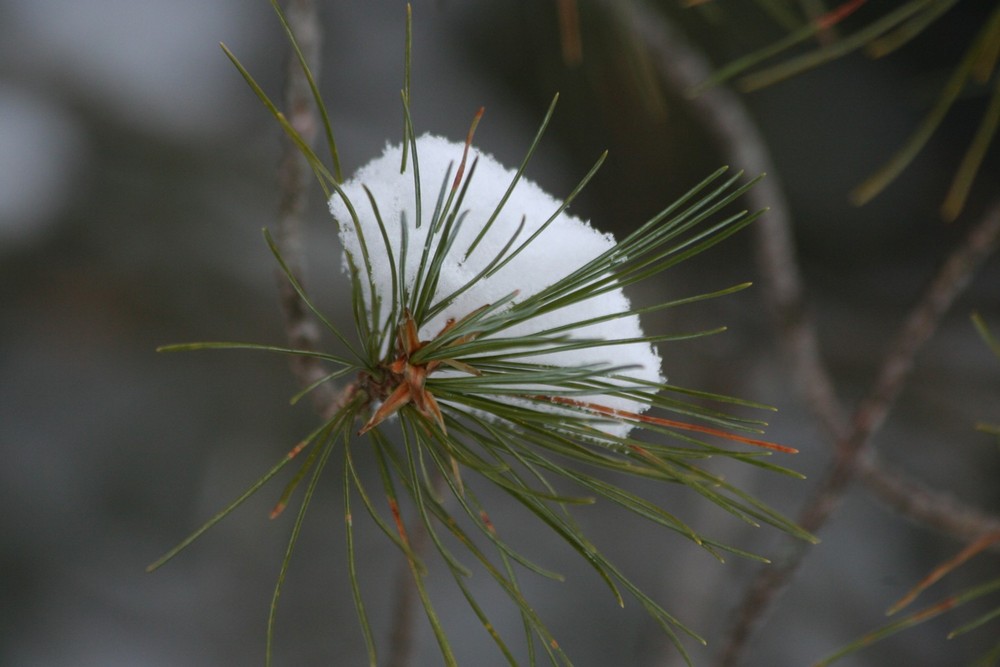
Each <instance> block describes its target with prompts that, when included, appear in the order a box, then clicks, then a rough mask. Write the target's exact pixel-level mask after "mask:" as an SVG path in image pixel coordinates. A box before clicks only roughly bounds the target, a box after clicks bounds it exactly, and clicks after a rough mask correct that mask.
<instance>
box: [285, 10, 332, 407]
mask: <svg viewBox="0 0 1000 667" xmlns="http://www.w3.org/2000/svg"><path fill="white" fill-rule="evenodd" d="M285 17H286V18H287V20H288V24H289V26H290V27H291V29H292V32H293V33H294V35H295V37H296V39H297V41H298V43H299V48H300V49H301V51H302V54H303V56H304V58H305V61H306V63H307V64H308V65H309V68H310V69H311V70H312V71H313V72H314V73H317V72H318V69H319V60H320V58H319V55H320V45H321V42H322V28H321V26H320V23H319V19H318V17H317V14H316V7H315V4H314V3H313V1H312V0H290V1H289V2H288V3H287V6H286V8H285ZM285 76H286V81H285V107H286V112H285V114H286V116H287V117H288V120H289V122H290V123H291V124H292V127H294V128H295V130H296V131H297V132H298V133H299V135H300V136H301V137H302V138H303V140H305V142H306V143H307V144H309V145H312V144H313V143H314V140H315V137H316V131H317V127H318V122H317V113H316V106H315V103H314V101H313V97H312V92H311V90H310V88H309V82H308V79H307V78H306V75H305V73H304V72H303V71H302V68H301V66H300V64H299V62H298V59H297V57H296V55H295V52H294V50H293V49H292V48H291V47H289V50H288V56H287V64H286V75H285ZM311 181H312V171H311V170H310V168H309V164H308V162H307V161H306V159H305V157H304V156H303V155H302V152H301V151H300V150H299V148H298V147H297V146H296V145H295V143H294V142H292V141H291V139H289V138H287V137H284V140H283V144H282V158H281V162H280V164H279V166H278V184H279V188H280V192H281V200H280V203H279V208H278V231H277V235H276V236H277V243H278V246H279V248H280V249H281V254H282V256H283V257H284V259H285V261H286V262H287V264H288V267H289V269H290V271H291V272H292V274H293V275H294V276H295V279H296V280H297V281H298V282H299V284H300V285H304V284H305V280H304V278H305V276H304V274H305V266H306V261H305V256H304V254H303V252H302V215H303V212H304V211H305V209H306V207H307V205H308V202H309V184H310V182H311ZM277 281H278V290H279V292H280V295H281V306H282V310H283V311H284V313H285V332H286V335H287V337H288V342H289V346H290V347H294V348H297V349H302V350H315V349H317V345H318V344H319V326H318V325H317V323H316V321H315V318H314V317H313V316H312V314H311V313H310V312H309V309H308V308H307V307H306V305H305V304H304V303H303V302H302V299H300V298H299V296H298V294H296V292H295V290H294V289H293V287H292V285H291V283H290V282H289V281H288V279H287V278H286V277H285V276H284V275H283V274H282V273H281V272H278V274H277ZM290 363H291V370H292V373H293V374H294V375H295V377H296V379H297V380H298V382H299V385H300V386H302V387H307V386H309V385H311V384H313V383H314V382H316V381H318V380H319V379H320V378H322V377H323V376H325V375H326V374H327V371H326V369H325V368H324V367H323V364H322V362H321V361H320V360H319V359H317V358H315V357H309V356H304V355H295V356H292V357H291V362H290ZM312 402H313V406H314V407H315V409H316V411H317V412H319V413H320V414H324V415H329V414H332V411H334V410H336V406H337V405H338V404H339V403H340V402H341V398H340V397H339V396H338V392H337V390H336V389H335V388H334V387H333V386H331V385H330V384H329V383H324V384H322V385H320V386H318V387H317V388H316V389H314V390H313V391H312Z"/></svg>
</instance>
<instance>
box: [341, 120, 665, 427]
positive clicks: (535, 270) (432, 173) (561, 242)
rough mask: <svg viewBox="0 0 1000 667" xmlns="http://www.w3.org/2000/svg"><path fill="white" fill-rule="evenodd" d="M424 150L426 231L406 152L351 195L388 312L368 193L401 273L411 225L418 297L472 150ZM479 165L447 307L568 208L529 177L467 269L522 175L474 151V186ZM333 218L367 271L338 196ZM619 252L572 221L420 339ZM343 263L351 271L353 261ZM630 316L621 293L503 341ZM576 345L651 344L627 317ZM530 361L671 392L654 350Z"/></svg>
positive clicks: (564, 220) (359, 179)
mask: <svg viewBox="0 0 1000 667" xmlns="http://www.w3.org/2000/svg"><path fill="white" fill-rule="evenodd" d="M416 150H417V156H418V160H419V164H418V168H419V172H420V181H421V197H422V203H421V206H422V213H421V217H422V220H421V225H420V228H419V229H418V228H416V224H415V223H416V205H415V197H414V183H413V173H412V169H413V160H412V156H411V158H410V160H409V161H408V164H407V170H406V172H404V173H400V162H401V146H399V145H395V146H387V147H386V149H385V152H384V153H383V154H382V156H381V157H378V158H376V159H374V160H373V161H371V162H370V163H368V164H367V165H365V166H364V167H362V168H361V169H359V170H358V172H357V173H356V174H355V175H354V177H353V178H352V179H350V180H349V181H347V182H346V183H344V184H343V186H342V189H343V191H344V193H345V194H346V196H347V197H348V198H349V199H350V201H351V203H352V206H353V207H354V210H355V212H356V213H357V215H358V218H359V221H360V224H361V228H362V233H363V234H364V237H365V241H366V243H367V245H368V249H369V255H370V257H371V261H372V273H373V276H374V280H375V284H376V287H377V289H379V290H380V292H381V294H383V295H384V296H383V300H384V301H385V302H388V300H389V297H390V295H391V293H392V280H391V276H392V273H391V271H390V267H389V261H388V256H387V254H386V253H385V247H384V243H383V241H382V236H381V232H380V231H379V227H378V223H377V222H376V219H375V214H374V212H373V210H372V207H371V205H370V203H369V201H368V198H367V195H366V194H365V192H364V190H363V188H362V185H364V186H367V188H368V189H369V190H370V191H371V193H372V196H373V197H374V199H375V201H376V203H377V204H378V209H379V212H380V214H381V216H382V220H383V222H384V223H385V225H386V227H387V229H388V232H389V239H390V242H391V245H392V247H393V254H394V257H395V258H396V262H397V263H398V262H399V258H400V256H401V253H400V250H401V249H400V247H399V245H400V243H401V236H400V225H401V220H402V219H403V218H404V217H405V220H406V226H407V232H408V244H407V245H408V247H407V248H406V267H405V276H406V281H407V285H408V286H410V287H412V285H413V282H414V280H415V279H416V273H417V266H418V263H419V258H420V255H421V253H422V251H423V247H424V242H425V239H426V235H427V232H428V229H429V228H430V220H431V216H432V215H433V212H434V209H435V204H436V202H437V200H438V196H439V193H440V191H441V188H442V183H444V182H445V175H446V173H448V170H449V166H451V171H450V174H449V175H448V177H447V183H446V185H445V190H446V194H445V197H447V192H448V191H450V189H451V185H452V180H453V179H454V176H455V171H456V170H457V169H458V165H459V163H460V162H461V159H462V152H463V150H464V144H462V143H456V142H452V141H449V140H447V139H444V138H441V137H436V136H432V135H427V134H425V135H423V136H421V137H419V138H418V139H417V140H416ZM476 156H478V157H479V163H478V165H477V167H476V171H475V174H474V175H473V177H472V180H471V184H470V185H469V189H468V192H467V194H466V197H465V200H464V201H463V202H462V206H461V209H460V211H461V212H462V213H464V214H465V217H464V219H463V223H462V227H461V229H460V231H459V232H458V235H457V238H456V241H455V243H454V246H453V247H452V248H451V251H450V253H449V254H448V257H447V259H446V260H445V264H444V266H443V269H442V272H441V279H440V284H439V286H438V290H437V293H436V297H438V298H441V297H443V296H445V295H448V294H450V293H452V292H453V291H454V290H456V289H457V288H459V287H461V286H462V285H463V284H465V283H466V282H468V281H469V280H470V279H471V278H472V277H474V276H476V275H477V274H478V273H479V272H480V271H481V270H482V269H483V268H484V267H485V266H486V265H487V264H489V262H490V261H491V260H493V258H494V257H495V256H496V255H497V254H498V253H499V252H500V250H501V249H502V248H503V247H504V245H505V244H506V243H507V242H508V241H509V240H510V237H511V235H512V234H514V233H515V231H516V230H517V228H518V225H519V224H520V223H521V221H522V218H523V219H524V221H525V228H524V230H523V231H522V232H521V234H520V236H519V237H518V240H517V241H516V242H515V246H514V247H516V246H517V245H519V244H520V243H521V242H522V241H524V240H525V239H527V238H528V237H529V236H530V235H531V234H532V233H533V232H534V231H535V230H537V229H538V228H539V227H540V226H541V225H542V224H543V223H544V222H545V221H546V220H548V218H549V217H551V215H552V214H553V213H554V212H555V211H556V210H557V209H558V208H559V206H560V202H559V201H557V200H556V199H554V198H553V197H551V196H550V195H548V194H547V193H545V192H544V191H543V190H542V189H541V188H540V187H539V186H538V185H536V184H535V183H533V182H531V181H530V180H528V179H527V178H523V177H522V179H521V180H520V181H519V182H518V184H517V186H516V188H515V189H514V191H513V193H512V194H511V197H510V199H508V201H507V203H506V204H505V206H504V208H503V210H502V211H501V213H500V215H499V216H498V217H497V219H496V221H495V222H494V223H493V225H492V227H491V228H490V230H489V232H488V233H487V234H486V236H485V237H484V238H483V240H482V241H481V242H480V244H479V246H478V247H477V248H476V249H475V250H474V252H473V253H472V254H471V255H470V256H469V257H468V259H467V260H466V259H465V254H466V251H467V249H468V248H469V246H470V244H471V243H472V242H473V240H474V239H475V238H476V236H477V235H478V234H479V232H480V230H481V229H482V227H483V225H484V224H485V223H486V221H487V220H488V219H489V218H490V216H491V215H492V214H493V212H494V210H495V208H496V206H497V204H498V203H499V202H500V200H501V198H502V197H503V195H504V193H505V192H506V190H507V188H508V187H509V185H510V183H511V181H512V180H513V178H514V175H515V171H514V170H512V169H507V168H505V167H504V166H502V165H501V164H499V163H498V162H497V161H496V160H495V159H493V157H492V156H490V155H488V154H485V153H481V152H480V151H478V150H476V149H475V147H473V148H471V149H470V151H469V157H468V161H467V165H466V176H468V173H469V171H468V170H469V168H470V167H471V165H472V162H473V160H474V159H475V157H476ZM330 211H331V213H332V214H333V216H334V218H335V219H336V220H337V221H338V224H339V228H340V238H341V241H342V243H343V245H344V248H345V249H346V251H347V252H348V253H350V254H351V256H352V257H354V258H355V262H356V265H357V266H358V267H359V269H361V270H362V271H363V270H364V269H363V264H362V260H361V251H360V245H359V243H358V238H357V235H356V232H355V229H354V224H353V222H352V220H351V216H350V215H349V213H348V210H347V207H346V206H345V205H344V203H343V201H342V200H341V197H340V196H339V195H337V194H334V195H333V197H332V198H331V200H330ZM614 244H615V240H614V237H613V236H612V235H611V234H606V233H601V232H599V231H597V230H595V229H594V228H593V227H591V226H590V224H589V223H587V222H585V221H583V220H580V219H579V218H576V217H574V216H572V215H569V214H567V213H565V212H563V213H562V214H560V215H559V216H558V218H556V220H555V221H553V223H552V224H551V225H549V227H548V228H547V229H546V230H545V231H544V232H542V234H541V235H540V236H539V237H538V238H537V239H535V241H534V242H532V243H531V244H530V245H529V246H528V247H527V248H525V249H524V250H523V251H522V252H521V253H520V254H519V255H518V256H517V257H515V258H514V260H513V261H511V262H510V263H509V264H508V265H507V266H505V267H504V268H503V269H501V270H500V271H498V272H497V273H495V274H494V275H492V276H490V277H489V278H486V279H483V280H480V281H479V282H478V283H477V284H476V285H475V286H474V287H472V288H471V289H469V290H468V291H467V292H465V293H464V294H463V295H461V296H460V297H459V298H458V299H457V300H456V301H455V302H454V303H453V304H452V305H451V306H449V307H448V308H447V309H446V310H445V311H444V312H442V313H441V314H439V315H438V316H436V317H435V318H434V319H433V320H431V321H430V322H427V323H426V324H425V325H424V326H423V327H422V329H421V331H420V338H421V339H422V340H427V339H431V338H433V337H434V336H436V335H437V333H438V332H439V331H440V330H441V328H442V327H443V326H444V323H445V322H446V320H447V319H448V318H452V317H454V318H456V319H461V318H462V317H463V316H465V315H466V314H468V313H470V312H472V311H473V310H475V309H477V308H479V307H481V306H483V305H486V304H489V303H493V302H496V301H497V300H499V299H500V298H502V297H504V296H506V295H507V294H509V293H510V292H512V291H514V290H519V291H520V295H519V299H523V298H525V297H527V296H530V295H532V294H535V293H536V292H538V291H539V290H541V289H543V288H545V287H547V286H548V285H550V284H552V283H554V282H555V281H556V280H558V279H559V278H561V277H563V276H565V275H567V274H569V273H571V272H572V271H574V270H575V269H577V268H579V267H580V266H581V265H583V264H584V263H586V262H587V261H589V260H591V259H593V258H594V257H596V256H597V255H599V254H601V253H603V252H605V251H606V250H608V249H609V248H611V247H613V246H614ZM344 262H345V267H346V265H347V262H346V257H345V260H344ZM386 309H387V307H386V308H383V312H384V311H385V310H386ZM628 310H629V301H628V298H627V297H626V296H625V294H624V293H623V292H622V290H621V289H616V290H612V291H609V292H606V293H604V294H600V295H598V296H595V297H591V298H589V299H586V300H584V301H581V302H579V303H574V304H571V305H569V306H566V307H563V308H560V309H559V310H556V311H553V312H551V313H547V314H544V315H540V316H538V317H535V318H532V319H531V320H529V321H527V322H525V323H523V324H521V325H518V326H517V327H513V328H511V329H507V330H505V331H504V333H503V335H504V336H515V335H524V334H527V333H533V332H538V331H543V330H546V329H549V328H552V327H556V326H560V325H563V324H567V323H571V322H577V321H581V320H586V319H589V318H593V317H598V316H601V315H605V314H611V313H619V312H624V311H628ZM571 335H572V336H573V337H575V338H599V339H604V340H613V339H626V338H635V337H639V336H642V335H643V334H642V329H641V328H640V323H639V318H638V316H637V315H627V316H624V317H620V318H617V319H613V320H610V321H607V322H601V323H597V324H593V325H590V326H587V327H579V328H576V329H574V330H573V331H572V332H571ZM524 361H527V362H533V363H541V364H551V365H559V366H578V365H592V364H606V365H608V366H612V365H613V366H623V365H628V366H635V368H630V369H629V370H627V371H624V373H625V374H627V375H629V376H630V377H634V378H638V379H640V380H644V381H649V382H656V383H662V382H664V378H663V376H662V374H661V371H660V363H661V362H660V357H659V354H658V353H657V352H656V350H655V349H654V348H653V347H652V346H651V345H650V344H648V343H627V344H621V345H611V346H601V347H587V348H584V349H580V350H572V351H562V352H555V353H548V354H545V355H534V356H530V357H526V358H525V359H524ZM576 398H578V399H579V400H584V401H591V402H594V403H599V404H601V405H603V406H607V407H609V408H613V409H620V410H627V411H630V412H642V411H643V410H644V409H645V408H646V406H645V405H644V404H642V403H640V402H638V401H634V400H627V399H623V398H616V397H608V396H604V395H600V396H596V395H595V396H582V397H576ZM551 409H552V410H558V409H559V408H557V407H555V406H552V407H551ZM602 428H603V429H604V430H605V431H606V432H608V433H610V434H613V435H618V436H623V435H625V434H626V433H628V431H629V430H631V428H630V426H629V425H626V424H612V423H608V424H607V425H606V426H603V425H602Z"/></svg>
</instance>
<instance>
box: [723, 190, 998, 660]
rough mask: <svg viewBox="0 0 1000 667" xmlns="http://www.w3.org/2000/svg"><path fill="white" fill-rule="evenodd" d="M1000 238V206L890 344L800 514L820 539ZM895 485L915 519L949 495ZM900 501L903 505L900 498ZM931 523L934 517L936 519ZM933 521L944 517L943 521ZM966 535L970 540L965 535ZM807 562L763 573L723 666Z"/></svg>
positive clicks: (797, 556)
mask: <svg viewBox="0 0 1000 667" xmlns="http://www.w3.org/2000/svg"><path fill="white" fill-rule="evenodd" d="M998 237H1000V202H997V203H996V204H994V205H993V206H992V207H991V208H990V210H989V212H988V213H987V214H986V216H985V217H984V218H983V220H981V221H980V222H979V223H978V224H977V225H975V226H974V227H973V228H972V229H971V230H970V232H969V234H968V235H967V236H966V238H965V240H964V242H963V243H962V244H961V245H960V246H959V247H958V248H957V249H956V250H954V251H953V252H952V254H951V255H950V256H949V257H948V259H947V260H946V261H945V263H944V264H943V265H942V267H941V269H940V270H939V271H938V274H937V276H936V277H935V279H934V280H933V282H931V284H930V286H929V288H928V289H927V291H926V292H925V293H924V295H923V297H922V298H921V299H920V301H919V302H918V303H917V305H916V306H915V307H914V308H913V310H912V311H911V312H910V315H909V316H908V317H907V318H906V320H905V322H904V324H903V326H902V328H901V329H900V332H899V333H898V334H897V336H896V338H895V339H894V340H893V342H892V344H890V345H889V348H888V353H887V356H886V358H885V360H884V361H883V363H882V366H881V369H880V371H879V373H878V376H877V377H876V379H875V382H874V383H873V385H872V389H871V391H870V392H869V394H868V396H867V398H865V400H864V401H862V402H861V404H860V405H859V406H858V409H857V410H856V411H855V413H854V418H853V423H852V427H851V432H850V434H849V435H848V437H847V438H845V439H842V440H839V441H837V444H836V449H835V452H834V463H833V466H832V468H831V469H830V470H829V471H828V472H827V475H826V477H825V479H824V480H823V482H822V483H821V484H820V486H819V488H818V489H817V490H816V491H815V492H814V493H813V496H812V498H811V499H810V501H809V502H808V503H807V504H806V507H805V509H804V510H803V511H802V513H801V514H800V515H799V525H800V526H802V527H803V528H805V529H806V530H808V531H810V532H816V531H817V530H819V529H820V528H821V527H822V526H823V525H824V524H825V523H826V521H827V519H828V518H829V517H830V515H831V514H832V512H833V511H834V510H835V509H836V508H837V506H838V505H839V504H840V501H841V499H842V498H843V496H844V492H845V491H846V490H847V486H848V484H849V483H850V482H851V481H852V480H853V479H854V477H855V476H856V474H857V473H858V468H859V460H860V457H861V456H862V455H863V454H865V453H866V451H867V447H868V445H869V443H870V441H871V438H872V436H873V435H874V433H875V432H876V431H877V430H878V428H879V427H880V426H881V424H882V422H883V420H884V419H885V416H886V414H887V413H888V411H889V408H890V407H891V405H892V402H893V400H894V399H895V397H896V395H897V394H898V393H899V390H900V388H901V387H902V386H903V384H904V382H905V380H906V378H907V377H908V375H909V373H910V370H911V369H912V368H913V361H914V358H915V357H916V354H917V351H918V350H919V349H920V347H921V346H922V345H923V344H924V342H926V341H927V339H928V338H930V336H931V335H932V334H933V333H934V331H936V329H937V327H938V324H939V322H940V320H941V317H942V316H943V315H944V313H945V312H946V311H947V310H948V308H949V307H950V306H951V304H952V302H953V301H954V299H955V297H956V296H958V294H959V293H961V291H962V290H963V289H964V287H965V286H966V285H967V284H968V282H969V279H970V278H971V276H972V275H973V273H975V271H976V269H977V268H978V267H979V266H980V265H981V264H982V263H983V261H984V260H985V259H986V258H987V257H989V255H990V254H991V253H992V252H993V251H994V250H995V249H996V246H997V241H998ZM889 479H890V478H888V477H882V478H880V481H882V482H883V484H882V485H881V486H880V487H879V490H880V491H881V492H883V493H886V494H888V492H889V490H890V487H891V488H892V490H893V491H895V492H897V493H898V492H901V491H903V490H904V488H905V490H906V491H907V492H910V493H914V494H915V496H914V499H913V503H912V504H910V505H909V506H908V509H909V510H910V514H909V516H911V517H916V516H917V514H915V512H916V511H917V509H918V508H923V507H924V505H923V503H919V502H918V501H917V497H918V496H919V497H920V498H921V499H929V498H935V497H936V498H937V500H939V501H940V500H943V498H944V494H940V493H938V492H932V491H930V490H928V489H925V488H922V487H919V490H918V486H917V485H916V484H915V483H911V484H910V485H909V486H908V488H906V487H902V486H900V485H899V483H898V482H900V481H901V480H902V478H901V477H899V476H895V479H894V480H893V481H895V482H896V484H894V485H889V484H885V482H888V481H889ZM872 480H873V482H874V481H875V480H876V477H875V476H872ZM895 497H896V498H897V500H898V496H895ZM955 502H957V501H955V500H954V499H952V505H951V508H950V510H951V511H954V512H960V514H961V515H963V516H966V517H969V516H972V515H973V514H974V510H970V509H968V508H962V509H961V510H958V509H957V508H956V507H955ZM900 506H901V507H902V506H904V503H900ZM924 516H925V517H926V518H931V515H930V514H925V515H924ZM934 516H936V517H937V518H940V516H941V515H940V514H936V515H934ZM934 525H936V526H938V527H944V526H947V525H949V524H946V523H943V522H940V521H939V522H937V523H936V524H934ZM981 525H982V526H983V530H982V531H980V532H986V530H987V529H988V521H984V522H982V524H981ZM959 534H960V535H962V536H964V537H967V535H966V534H965V533H964V530H963V532H961V533H959ZM977 534H978V533H977ZM804 556H805V547H804V546H802V545H795V546H794V548H793V551H792V552H791V553H790V554H789V555H788V556H787V557H786V558H785V560H784V561H782V562H781V563H780V564H778V565H777V566H776V567H773V568H767V569H765V570H761V571H760V573H759V575H758V577H757V578H756V579H755V580H754V581H753V583H752V584H751V587H750V590H749V592H748V593H747V595H746V597H744V599H743V603H742V605H741V606H740V609H739V611H738V614H737V620H736V625H735V628H734V630H733V634H732V635H731V637H730V640H729V644H728V645H727V647H726V649H725V650H724V652H723V654H722V658H721V659H720V662H719V664H720V665H724V666H729V665H735V664H737V663H738V661H739V659H740V658H741V656H742V654H743V651H744V650H745V647H746V641H747V640H748V639H749V637H750V635H751V634H752V632H753V630H754V629H755V628H756V627H757V626H758V625H759V624H760V622H761V619H762V618H763V616H764V612H765V611H766V610H767V609H768V608H769V607H770V604H771V602H772V601H773V600H774V598H775V597H776V596H777V595H778V593H780V592H781V591H782V590H783V589H784V587H785V586H786V585H787V584H788V582H789V581H790V579H791V577H792V575H793V574H794V573H795V572H796V571H797V570H798V567H799V565H800V564H801V562H802V559H803V558H804Z"/></svg>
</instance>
